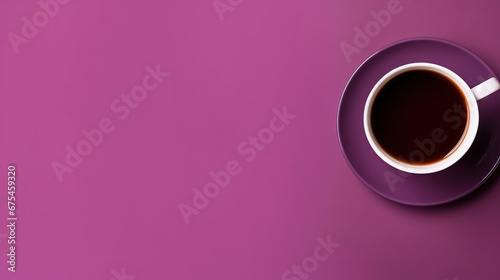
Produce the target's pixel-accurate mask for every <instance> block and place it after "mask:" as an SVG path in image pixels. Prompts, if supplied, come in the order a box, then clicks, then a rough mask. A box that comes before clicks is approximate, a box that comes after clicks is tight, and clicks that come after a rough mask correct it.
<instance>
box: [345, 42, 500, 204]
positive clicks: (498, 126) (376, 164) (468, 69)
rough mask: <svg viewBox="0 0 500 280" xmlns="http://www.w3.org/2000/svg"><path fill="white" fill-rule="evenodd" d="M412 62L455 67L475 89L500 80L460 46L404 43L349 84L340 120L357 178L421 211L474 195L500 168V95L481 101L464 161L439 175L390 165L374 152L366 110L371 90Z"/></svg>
mask: <svg viewBox="0 0 500 280" xmlns="http://www.w3.org/2000/svg"><path fill="white" fill-rule="evenodd" d="M412 62H430V63H435V64H439V65H442V66H444V67H446V68H449V69H451V70H452V71H454V72H455V73H457V74H458V75H459V76H461V77H462V78H463V79H464V81H465V82H466V83H467V84H468V85H469V86H470V87H474V86H476V85H478V84H480V83H481V82H483V81H485V80H487V79H488V78H491V77H496V75H495V73H493V71H492V70H491V69H490V68H489V67H488V66H487V65H486V64H485V63H484V62H483V61H482V60H481V59H479V58H478V57H477V56H476V55H475V54H473V53H472V52H470V51H469V50H467V49H465V48H464V47H462V46H459V45H457V44H455V43H452V42H448V41H444V40H441V39H434V38H414V39H408V40H404V41H399V42H397V43H395V44H393V45H390V46H388V47H386V48H384V49H383V50H381V51H378V52H377V53H375V54H374V55H372V56H371V57H370V58H368V59H367V60H366V61H365V62H364V63H363V64H362V65H361V66H360V67H359V68H358V69H357V70H356V72H355V73H354V74H353V75H352V77H351V79H350V80H349V82H348V83H347V85H346V87H345V89H344V93H343V94H342V99H341V101H340V105H339V110H338V116H337V129H338V137H339V142H340V146H341V148H342V152H343V153H344V157H345V158H346V160H347V162H348V164H349V166H350V167H351V169H352V170H353V171H354V173H355V174H356V175H357V176H358V177H359V179H360V180H361V181H362V182H363V183H365V185H367V186H368V187H369V188H371V189H372V190H373V191H375V192H376V193H378V194H380V195H382V196H383V197H386V198H388V199H391V200H393V201H396V202H399V203H403V204H409V205H418V206H426V205H437V204H442V203H447V202H450V201H453V200H456V199H458V198H461V197H463V196H465V195H467V194H469V193H470V192H472V191H474V190H475V189H476V188H478V187H479V186H480V185H481V184H482V183H484V181H485V180H486V179H487V178H488V177H489V176H490V175H491V174H492V173H493V171H494V170H495V168H496V167H497V166H498V163H499V159H500V143H499V141H500V119H499V118H498V116H499V113H498V112H500V91H498V92H495V93H493V94H492V95H490V96H488V97H486V98H484V99H482V100H480V101H478V105H479V130H478V133H477V136H476V139H475V140H474V143H473V144H472V147H471V148H470V149H469V151H468V152H467V153H466V154H465V156H464V157H463V158H461V159H460V160H459V161H458V162H457V163H455V164H454V165H453V166H451V167H449V168H447V169H445V170H443V171H440V172H437V173H432V174H425V175H417V174H409V173H405V172H402V171H399V170H397V169H395V168H393V167H391V166H389V165H388V164H386V163H385V162H384V161H383V160H381V159H380V158H379V157H378V156H377V155H376V154H375V152H374V151H373V150H372V148H371V147H370V144H369V143H368V140H367V139H366V136H365V132H364V130H363V109H364V105H365V102H366V98H367V97H368V94H369V93H370V90H371V89H372V87H373V86H374V85H375V83H376V82H377V81H378V80H379V79H380V78H382V76H383V75H384V74H386V73H387V72H389V71H390V70H392V69H394V68H396V67H398V66H401V65H404V64H407V63H412ZM497 79H498V78H497Z"/></svg>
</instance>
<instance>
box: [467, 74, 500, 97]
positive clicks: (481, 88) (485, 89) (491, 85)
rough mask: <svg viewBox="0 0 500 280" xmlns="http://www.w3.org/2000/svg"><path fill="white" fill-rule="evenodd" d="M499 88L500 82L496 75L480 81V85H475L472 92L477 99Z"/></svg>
mask: <svg viewBox="0 0 500 280" xmlns="http://www.w3.org/2000/svg"><path fill="white" fill-rule="evenodd" d="M499 89H500V83H499V82H498V80H497V79H496V78H495V77H492V78H489V79H488V80H486V81H484V82H482V83H480V84H479V85H477V86H475V87H473V88H472V93H474V96H475V97H476V100H481V99H483V98H484V97H486V96H488V95H490V94H492V93H494V92H495V91H497V90H499Z"/></svg>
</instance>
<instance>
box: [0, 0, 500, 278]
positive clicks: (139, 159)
mask: <svg viewBox="0 0 500 280" xmlns="http://www.w3.org/2000/svg"><path fill="white" fill-rule="evenodd" d="M42 2H46V0H42ZM61 2H62V1H61ZM221 2H222V3H229V4H226V5H231V3H232V4H233V5H234V6H229V7H230V8H231V10H230V11H227V12H225V13H223V14H222V17H219V15H218V13H217V11H216V9H215V8H214V5H213V2H212V1H211V0H207V1H194V0H192V1H160V0H156V1H142V2H140V1H97V0H96V1H76V0H72V1H69V2H68V3H67V4H58V7H59V8H58V9H59V10H58V11H57V12H54V14H53V17H50V18H48V22H47V23H46V25H45V26H43V27H40V28H38V32H37V33H36V34H34V36H32V38H28V39H26V40H27V42H26V43H25V44H24V43H23V44H21V45H19V46H18V50H19V51H18V53H16V52H15V50H14V49H15V48H13V46H12V44H11V42H10V41H9V37H8V34H9V32H13V33H15V34H17V35H19V36H21V35H22V27H23V24H24V23H23V20H22V18H23V17H26V18H27V19H28V20H29V21H30V22H32V21H33V15H34V14H35V13H37V12H38V11H41V10H42V8H41V7H40V6H39V5H38V4H37V1H14V0H3V1H2V2H1V4H0V35H1V36H2V37H1V38H2V39H0V71H1V72H0V92H1V94H2V102H0V114H1V115H0V131H1V133H0V143H1V146H0V159H1V161H2V162H1V168H2V170H0V174H4V175H1V176H0V182H4V183H1V185H3V186H4V187H2V188H1V189H0V205H4V206H2V207H0V217H1V219H2V222H0V224H3V223H4V222H5V223H6V224H7V221H6V217H7V214H8V213H7V212H8V210H7V186H6V184H7V166H8V165H9V164H11V163H13V164H15V165H16V168H17V173H16V177H17V178H16V183H17V192H16V204H17V205H16V206H17V209H16V214H17V217H18V219H19V220H18V221H17V223H18V227H17V229H16V230H17V234H16V239H17V243H16V256H17V259H16V261H17V265H16V270H17V272H16V273H12V272H9V271H7V263H6V260H7V256H6V254H7V253H8V246H7V239H6V235H7V234H8V231H7V228H6V227H5V226H2V227H0V253H1V254H0V260H1V261H0V263H1V265H0V278H1V279H7V280H10V279H12V280H18V279H22V280H25V279H39V280H45V279H47V280H48V279H56V280H59V279H61V280H62V279H71V280H80V279H82V280H83V279H103V280H110V279H115V280H122V279H124V280H127V279H128V280H130V279H132V277H134V278H133V279H134V280H155V279H174V280H175V279H179V280H197V279H214V280H215V279H224V280H226V279H227V280H229V279H241V280H243V279H290V280H296V279H301V278H300V277H298V276H297V275H293V274H289V275H288V276H287V277H285V278H282V277H283V276H284V275H286V271H287V270H290V269H291V268H292V266H293V265H301V266H302V264H303V260H311V257H313V256H314V255H315V254H314V252H315V248H318V247H317V246H318V241H317V239H318V238H320V239H324V240H327V239H328V238H330V239H331V241H332V242H334V243H338V244H340V246H339V247H338V248H336V249H334V251H333V252H332V253H331V254H328V259H326V260H324V261H319V262H316V263H317V267H314V269H313V271H312V272H310V273H307V274H308V277H309V278H308V279H325V280H326V279H437V280H444V279H449V280H451V279H457V280H458V279H459V280H465V279H499V278H500V267H499V266H498V259H499V257H500V242H499V236H500V223H499V221H498V219H497V216H498V215H497V213H499V212H500V204H499V203H498V201H499V200H500V188H499V185H500V179H499V178H498V172H497V173H496V174H494V175H493V176H492V178H491V179H490V180H489V181H488V182H487V183H486V185H485V186H484V187H482V188H481V189H479V190H478V191H476V192H474V193H473V194H472V195H470V196H468V197H466V198H465V199H462V200H460V201H458V202H455V203H451V204H448V205H444V206H438V207H430V208H418V207H410V206H404V205H400V204H397V203H394V202H391V201H389V200H386V199H384V198H382V197H380V196H378V195H377V194H375V193H374V192H372V191H371V190H369V189H368V188H366V187H365V186H364V185H363V184H362V183H361V182H360V181H359V180H358V179H357V178H356V177H355V175H354V174H353V173H352V172H351V170H350V169H349V167H348V165H347V164H346V162H345V161H344V158H343V156H342V153H341V150H340V147H339V144H338V140H337V135H336V113H337V108H338V103H339V100H340V97H341V94H342V90H343V88H344V86H345V84H346V83H347V81H348V79H349V77H350V75H351V74H352V73H353V72H354V71H355V69H356V68H357V66H358V65H359V64H361V63H362V62H363V61H364V60H365V59H366V58H368V57H369V56H370V55H371V54H372V53H374V52H375V51H377V50H378V49H380V48H382V47H384V46H386V45H388V44H390V43H392V42H393V41H396V40H400V39H404V38H408V37H415V36H426V37H427V36H431V37H439V38H443V39H447V40H451V41H454V42H456V43H459V44H461V45H463V46H465V47H467V48H468V49H470V50H471V51H473V52H474V53H476V54H477V55H478V56H479V57H481V58H483V59H484V60H485V61H486V62H487V63H488V64H489V65H490V66H491V67H492V69H494V71H496V73H498V70H497V69H500V54H499V52H498V46H499V44H500V37H499V36H498V34H496V33H495V32H497V31H498V26H500V17H499V16H498V14H499V12H500V2H498V1H465V0H464V1H430V0H426V1H410V0H401V1H400V4H399V6H398V8H399V11H400V12H399V13H397V14H392V16H391V21H390V22H389V24H387V26H386V27H382V28H381V29H380V31H379V32H378V34H376V35H374V36H373V37H372V38H371V39H370V42H369V43H368V44H367V46H365V47H363V48H360V49H359V53H355V54H352V55H351V56H350V59H351V60H352V61H351V62H350V63H348V62H347V59H346V57H345V56H344V54H343V53H342V51H341V49H340V44H341V42H346V43H348V44H351V45H353V44H354V37H355V27H360V28H362V29H363V28H364V27H365V26H366V25H367V24H368V23H369V22H370V21H372V20H373V16H372V15H371V13H370V11H372V10H373V11H376V12H378V11H380V10H382V9H387V6H388V3H396V2H397V1H396V2H394V1H393V0H377V1H373V0H370V1H368V0H364V1H351V0H338V1H327V0H324V1H323V0H321V1H320V0H318V1H304V0H303V1H294V0H288V1H246V0H243V1H238V0H232V1H229V2H226V1H225V0H221ZM396 4H397V3H396ZM53 11H54V10H53ZM221 19H223V20H221ZM38 20H43V18H40V19H38ZM156 65H159V68H160V69H161V71H164V72H169V73H170V75H169V76H168V77H166V78H165V79H164V80H163V82H162V83H160V84H159V85H158V87H157V88H156V89H154V90H151V91H149V92H148V95H147V96H146V98H145V99H144V100H143V101H142V102H139V103H138V106H137V108H135V109H131V110H130V114H129V115H128V116H127V117H126V118H124V119H123V120H121V119H120V118H119V117H120V115H121V114H117V113H114V112H113V111H111V108H110V106H111V104H112V103H113V102H114V100H116V99H119V98H120V96H121V95H122V94H130V92H131V89H132V88H134V87H135V86H138V85H142V83H143V77H144V76H145V75H147V74H148V72H147V71H146V70H145V68H146V67H147V66H151V67H152V68H155V67H156ZM150 81H151V83H153V82H154V80H150ZM122 105H123V104H122ZM285 106H286V110H287V111H288V113H290V114H294V115H296V117H295V118H294V119H291V120H289V124H288V125H285V126H284V129H283V130H282V131H279V132H276V133H274V134H273V135H274V137H273V139H272V140H270V141H269V143H268V144H266V145H265V148H264V149H263V150H262V151H258V152H257V153H256V156H255V158H253V160H251V161H250V162H248V161H247V160H246V159H247V158H248V157H249V155H248V154H242V153H241V151H240V152H239V151H238V147H239V145H240V144H241V143H242V142H243V141H248V140H247V138H248V137H249V136H252V135H257V134H258V133H259V132H261V131H267V132H268V131H269V130H266V128H268V127H270V121H272V120H273V119H274V116H275V112H273V109H274V108H276V109H277V110H279V111H282V110H283V108H284V107H285ZM499 106H500V104H499ZM103 118H109V119H110V120H111V121H112V123H113V125H114V127H115V130H114V131H113V132H111V133H109V134H104V137H103V140H102V143H100V145H98V146H96V147H95V146H94V147H93V150H92V152H91V153H90V155H88V156H86V157H83V160H82V162H81V164H80V165H79V166H76V167H75V168H73V171H72V172H71V173H64V174H63V176H62V178H63V180H62V182H60V180H58V178H57V176H56V174H55V172H54V170H53V168H52V166H51V164H53V162H59V163H62V164H63V163H64V164H65V157H66V154H67V151H66V146H70V147H72V148H75V147H76V146H77V144H78V143H80V142H81V141H83V140H85V139H86V138H85V136H84V135H83V134H82V132H81V131H82V130H84V129H86V130H91V129H95V128H97V127H98V126H99V122H100V121H101V120H102V119H103ZM278 124H279V122H278ZM246 147H249V146H246ZM232 160H234V161H236V162H238V164H239V167H240V168H241V173H239V174H238V175H235V176H232V177H231V178H230V182H229V184H228V185H227V186H226V187H225V188H223V189H221V190H220V193H219V194H218V195H217V196H216V197H215V198H213V199H210V203H209V205H208V206H207V207H206V208H205V209H203V210H201V212H200V213H199V215H192V216H191V217H190V221H191V222H190V224H189V225H187V224H186V222H185V220H184V219H183V217H182V215H181V214H180V211H179V205H180V204H181V203H184V204H186V205H190V206H193V203H192V199H193V196H194V193H193V191H192V189H193V188H197V189H199V190H202V189H203V187H204V185H206V184H207V183H209V182H211V181H212V179H211V177H210V175H209V172H210V171H214V172H219V171H221V170H224V169H225V168H226V164H227V163H228V162H230V161H232ZM328 236H329V237H328ZM325 252H326V251H324V250H323V251H321V254H325ZM122 269H125V270H122ZM124 272H125V273H124ZM117 275H118V276H117ZM127 275H128V276H127ZM294 277H295V278H294ZM120 278H121V279H120Z"/></svg>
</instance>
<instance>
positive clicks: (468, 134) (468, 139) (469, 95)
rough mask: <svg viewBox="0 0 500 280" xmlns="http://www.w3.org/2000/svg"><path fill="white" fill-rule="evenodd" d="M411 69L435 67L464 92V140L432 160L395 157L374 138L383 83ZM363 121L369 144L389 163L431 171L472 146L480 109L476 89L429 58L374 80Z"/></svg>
mask: <svg viewBox="0 0 500 280" xmlns="http://www.w3.org/2000/svg"><path fill="white" fill-rule="evenodd" d="M412 70H427V71H433V72H437V73H440V74H442V75H444V76H446V77H448V78H449V79H451V80H452V81H453V82H455V84H456V85H458V86H459V88H460V90H461V91H462V93H463V94H464V96H465V100H466V105H467V112H468V114H467V121H466V129H465V132H464V134H463V136H462V139H461V141H459V143H458V144H457V146H456V147H455V149H454V150H453V151H452V152H451V153H450V154H449V155H448V156H446V157H445V158H444V159H442V160H440V161H437V162H433V163H429V164H409V163H406V162H403V161H400V160H398V159H396V158H394V157H392V156H391V155H389V154H388V153H387V152H386V151H385V150H384V149H383V148H382V147H381V146H380V145H379V144H378V141H377V140H376V139H375V136H374V135H373V131H372V129H371V118H370V116H371V109H372V105H373V102H374V101H375V99H376V97H377V95H378V93H379V91H380V89H382V87H383V86H384V85H385V84H386V83H387V82H388V81H390V80H391V79H392V78H394V77H395V76H397V75H400V74H402V73H405V72H408V71H412ZM363 125H364V130H365V135H366V137H367V139H368V142H369V143H370V146H371V147H372V149H373V150H374V151H375V153H376V154H377V155H378V156H379V157H380V158H381V159H382V160H383V161H385V162H386V163H387V164H389V165H390V166H392V167H394V168H396V169H399V170H401V171H404V172H408V173H414V174H429V173H434V172H438V171H441V170H444V169H446V168H448V167H450V166H452V165H453V164H455V163H456V162H457V161H458V160H460V159H461V158H462V157H463V156H464V155H465V153H466V152H467V151H468V150H469V148H470V147H471V146H472V143H473V142H474V139H475V137H476V134H477V131H478V127H479V109H478V105H477V100H476V98H475V97H474V93H473V92H472V90H471V88H470V87H469V86H468V85H467V83H466V82H465V81H464V80H463V79H462V78H461V77H460V76H458V75H457V74H456V73H455V72H453V71H451V70H450V69H448V68H446V67H443V66H441V65H437V64H433V63H428V62H417V63H410V64H405V65H402V66H399V67H397V68H395V69H393V70H391V71H389V72H388V73H387V74H385V75H384V76H383V77H382V78H381V79H380V80H379V81H378V82H377V83H376V84H375V86H374V87H373V88H372V90H371V92H370V94H369V95H368V98H367V100H366V103H365V108H364V111H363Z"/></svg>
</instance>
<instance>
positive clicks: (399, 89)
mask: <svg viewBox="0 0 500 280" xmlns="http://www.w3.org/2000/svg"><path fill="white" fill-rule="evenodd" d="M370 117H371V126H372V129H373V134H374V136H375V138H376V140H377V141H378V143H379V145H380V146H382V148H383V149H384V150H385V151H386V152H387V153H388V154H389V155H391V156H392V157H394V158H396V159H398V160H400V161H403V162H406V163H410V164H417V165H426V164H431V163H434V162H437V161H440V160H442V159H444V158H446V157H447V156H448V155H450V154H451V153H452V152H453V151H454V150H455V149H456V148H457V147H458V146H459V145H460V143H461V140H462V137H463V135H464V134H465V131H466V129H467V128H466V125H467V118H468V106H467V103H466V99H465V96H464V94H463V93H462V91H461V90H460V88H459V87H458V85H456V84H455V83H454V82H453V81H452V80H451V79H449V78H447V77H446V76H444V75H442V74H439V73H437V72H433V71H426V70H413V71H408V72H405V73H402V74H400V75H398V76H396V77H394V78H393V79H391V80H390V81H389V82H387V83H386V84H385V85H384V86H383V87H382V89H381V90H380V91H379V93H378V95H377V96H376V98H375V101H374V103H373V107H372V112H371V116H370Z"/></svg>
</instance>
